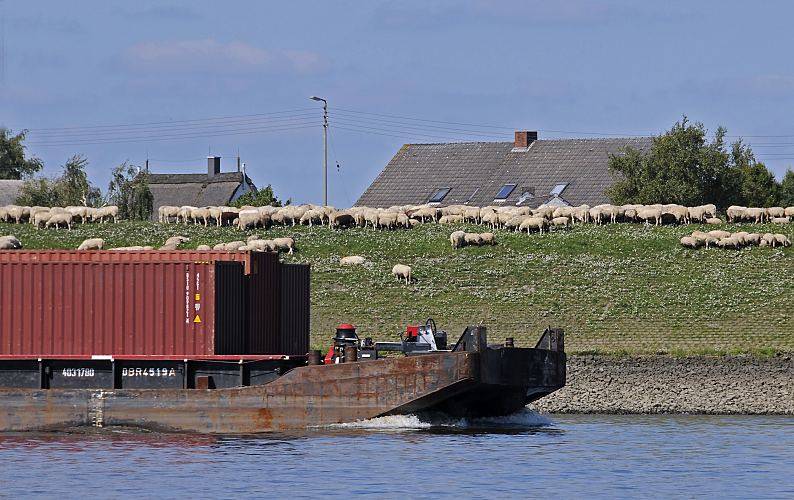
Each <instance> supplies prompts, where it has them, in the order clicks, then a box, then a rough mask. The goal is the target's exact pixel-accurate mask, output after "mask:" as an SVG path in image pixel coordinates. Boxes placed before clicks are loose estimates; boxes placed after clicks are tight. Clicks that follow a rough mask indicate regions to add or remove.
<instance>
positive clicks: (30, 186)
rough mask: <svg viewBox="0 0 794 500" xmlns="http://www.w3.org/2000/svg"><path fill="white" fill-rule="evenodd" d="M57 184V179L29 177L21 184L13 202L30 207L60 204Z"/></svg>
mask: <svg viewBox="0 0 794 500" xmlns="http://www.w3.org/2000/svg"><path fill="white" fill-rule="evenodd" d="M57 184H58V183H57V180H54V179H48V178H46V177H40V178H38V179H30V180H29V181H27V182H25V183H24V184H23V185H22V187H21V188H20V190H19V194H18V195H17V199H16V200H15V202H14V203H16V204H18V205H24V206H30V207H35V206H39V207H57V206H61V205H60V200H59V198H58V189H57Z"/></svg>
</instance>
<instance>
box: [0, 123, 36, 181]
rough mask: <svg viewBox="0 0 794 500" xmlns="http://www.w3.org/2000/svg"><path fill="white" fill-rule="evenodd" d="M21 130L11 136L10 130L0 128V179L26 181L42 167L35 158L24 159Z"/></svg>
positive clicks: (24, 131) (23, 135)
mask: <svg viewBox="0 0 794 500" xmlns="http://www.w3.org/2000/svg"><path fill="white" fill-rule="evenodd" d="M26 134H27V130H23V131H22V132H20V133H18V134H17V135H13V133H12V132H11V130H10V129H7V128H4V127H0V179H27V178H30V177H32V176H33V174H35V173H36V172H38V171H39V170H41V169H42V167H44V164H43V163H42V161H41V160H40V159H38V158H36V157H35V156H32V157H30V158H26V157H25V145H24V141H25V135H26Z"/></svg>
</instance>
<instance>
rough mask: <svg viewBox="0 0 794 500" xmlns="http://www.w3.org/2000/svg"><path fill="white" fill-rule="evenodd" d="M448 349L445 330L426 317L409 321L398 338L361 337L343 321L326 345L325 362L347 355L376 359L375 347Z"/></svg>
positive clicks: (410, 350) (413, 350)
mask: <svg viewBox="0 0 794 500" xmlns="http://www.w3.org/2000/svg"><path fill="white" fill-rule="evenodd" d="M445 350H447V332H445V331H443V330H438V329H437V328H436V322H435V321H433V319H432V318H428V320H427V321H426V322H425V324H424V325H409V326H408V327H406V329H405V337H404V338H402V336H401V339H400V342H374V343H373V342H372V338H371V337H367V338H365V339H364V340H363V341H361V340H360V339H359V337H358V334H357V333H356V327H355V326H353V325H351V324H349V323H342V324H340V325H339V326H337V327H336V335H334V343H333V344H332V345H331V347H330V348H329V349H328V353H327V354H326V355H325V359H324V360H323V363H324V364H326V365H327V364H334V363H341V362H343V361H344V360H345V358H346V357H347V358H348V359H351V358H352V360H354V361H355V360H362V361H364V360H369V359H377V358H378V351H393V352H402V353H406V354H407V353H421V352H432V351H445Z"/></svg>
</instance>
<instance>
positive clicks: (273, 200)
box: [231, 184, 292, 207]
mask: <svg viewBox="0 0 794 500" xmlns="http://www.w3.org/2000/svg"><path fill="white" fill-rule="evenodd" d="M290 203H292V199H288V200H287V201H286V202H284V201H281V200H279V199H278V198H277V197H276V194H275V193H274V192H273V186H271V185H270V184H268V185H267V187H265V188H263V189H260V190H258V191H248V192H247V193H245V194H244V195H242V196H240V197H239V198H237V199H236V200H234V201H233V202H232V203H231V205H232V206H234V207H242V206H243V205H250V206H252V207H264V206H267V205H271V206H274V207H280V206H283V205H289V204H290Z"/></svg>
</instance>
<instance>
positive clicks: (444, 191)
mask: <svg viewBox="0 0 794 500" xmlns="http://www.w3.org/2000/svg"><path fill="white" fill-rule="evenodd" d="M450 191H452V188H439V189H436V190H435V192H434V193H433V196H431V197H430V201H429V203H441V200H443V199H444V198H445V197H446V196H447V195H448V194H449V192H450Z"/></svg>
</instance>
